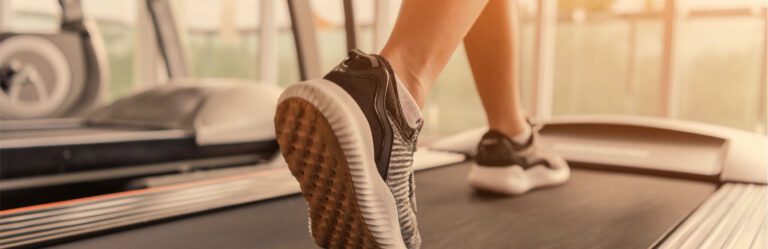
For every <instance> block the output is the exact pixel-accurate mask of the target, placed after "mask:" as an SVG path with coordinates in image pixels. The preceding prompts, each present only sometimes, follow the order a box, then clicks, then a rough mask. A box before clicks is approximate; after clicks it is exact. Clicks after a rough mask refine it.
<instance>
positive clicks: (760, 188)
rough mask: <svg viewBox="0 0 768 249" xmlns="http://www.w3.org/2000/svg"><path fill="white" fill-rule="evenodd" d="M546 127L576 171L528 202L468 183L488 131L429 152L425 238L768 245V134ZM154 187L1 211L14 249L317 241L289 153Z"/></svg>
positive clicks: (592, 124)
mask: <svg viewBox="0 0 768 249" xmlns="http://www.w3.org/2000/svg"><path fill="white" fill-rule="evenodd" d="M289 7H291V11H292V14H293V15H292V20H293V21H294V22H293V24H294V32H297V33H301V32H311V31H312V30H311V28H308V27H307V26H303V27H295V26H296V25H297V24H298V23H306V21H307V20H306V19H309V17H311V15H295V13H299V12H300V11H301V10H304V11H306V10H308V1H306V0H304V1H301V0H291V1H289ZM310 23H311V22H310ZM309 27H311V25H310V26H309ZM296 37H297V39H300V37H303V38H306V37H311V33H309V35H308V33H301V35H297V36H296ZM297 44H304V45H303V46H298V45H297V47H300V49H301V48H305V49H306V48H311V47H312V43H311V42H306V40H305V42H303V43H302V42H299V41H297ZM305 52H307V53H312V52H311V50H306V51H305ZM315 52H316V51H315ZM302 58H303V59H302V60H300V61H302V63H309V62H311V61H312V59H311V58H310V57H307V56H306V54H305V56H304V57H302ZM303 65H304V67H303V68H304V69H303V71H302V72H304V74H303V75H304V78H306V77H312V75H313V72H315V71H313V70H314V69H312V68H311V66H307V65H306V64H303ZM307 69H309V70H307ZM542 125H543V128H542V130H541V135H542V142H543V143H545V144H546V145H547V146H549V147H551V148H553V149H554V150H555V151H556V152H557V153H560V154H561V155H563V156H564V157H565V158H566V159H567V160H568V161H569V163H570V165H571V166H572V168H573V170H572V178H571V179H570V180H569V181H568V182H567V183H566V184H564V185H563V186H558V187H552V188H545V189H541V190H536V191H534V192H531V193H529V194H526V195H523V196H518V197H514V198H510V197H506V196H498V195H493V194H487V193H482V192H476V191H474V190H472V189H471V188H470V187H469V186H468V184H466V180H465V177H466V175H467V173H468V170H469V166H470V165H471V163H472V157H473V155H474V147H475V146H476V144H477V142H478V141H479V139H480V136H481V135H482V133H483V131H484V130H485V129H486V128H484V127H479V128H477V129H474V130H470V131H467V132H464V133H461V134H457V135H455V136H451V137H447V138H444V139H441V140H438V141H435V142H433V143H430V144H428V145H426V146H425V147H422V148H419V150H418V151H417V152H416V156H415V162H414V164H415V165H414V166H415V167H416V170H417V173H416V177H415V178H416V181H417V189H418V190H417V196H418V197H417V198H418V210H419V211H418V214H417V215H418V221H419V225H420V230H421V232H422V236H423V241H424V242H423V244H424V246H425V247H434V248H765V245H766V237H768V236H766V223H767V221H766V212H767V210H768V208H766V205H765V203H766V194H768V192H766V185H765V184H766V179H767V178H768V176H766V173H767V172H766V170H768V166H767V164H768V162H766V158H765V151H766V150H768V145H767V144H766V139H765V137H764V136H763V135H760V134H752V133H748V132H744V131H739V130H734V129H729V128H723V127H717V126H713V125H705V124H697V123H692V122H684V121H675V120H666V119H656V118H641V117H629V116H574V117H558V118H556V119H552V120H547V121H545V122H543V124H542ZM142 184H143V185H144V186H146V187H145V188H141V189H137V190H132V191H125V192H119V193H113V194H107V195H100V196H94V197H89V198H84V199H75V200H68V201H64V202H56V203H49V204H44V205H36V206H29V207H22V208H17V209H10V210H3V211H0V247H16V246H33V245H34V246H43V245H46V246H51V247H53V248H84V247H85V248H103V247H110V248H114V247H133V248H136V247H138V248H145V247H161V248H173V247H182V248H211V247H226V248H313V247H314V242H313V241H312V239H311V237H309V233H308V231H307V224H306V222H307V213H306V210H307V207H306V203H305V202H304V200H303V199H302V198H301V197H300V196H299V194H298V193H299V188H298V186H297V184H296V182H295V180H294V179H293V177H292V176H291V175H290V172H289V171H288V170H287V169H286V167H285V165H284V162H282V160H281V159H280V158H276V159H274V160H272V161H271V162H270V163H268V164H265V165H263V167H242V168H241V167H231V168H225V169H221V170H217V171H212V172H209V173H206V174H203V175H199V176H198V175H195V174H192V175H189V174H183V175H163V176H153V177H147V178H143V179H142Z"/></svg>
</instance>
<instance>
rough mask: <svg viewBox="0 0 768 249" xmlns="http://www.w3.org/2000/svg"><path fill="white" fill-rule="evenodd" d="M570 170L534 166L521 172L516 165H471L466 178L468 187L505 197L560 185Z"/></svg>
mask: <svg viewBox="0 0 768 249" xmlns="http://www.w3.org/2000/svg"><path fill="white" fill-rule="evenodd" d="M569 176H570V169H569V168H568V167H563V168H559V169H552V168H548V167H546V166H535V167H532V168H530V169H528V170H523V168H522V167H520V166H518V165H512V166H506V167H487V166H481V165H477V164H475V165H472V167H471V168H470V170H469V175H468V176H467V178H468V180H469V185H470V186H472V187H473V188H475V189H479V190H483V191H490V192H495V193H500V194H507V195H519V194H524V193H526V192H528V191H530V190H532V189H535V188H541V187H547V186H554V185H558V184H562V183H564V182H565V181H567V180H568V178H569Z"/></svg>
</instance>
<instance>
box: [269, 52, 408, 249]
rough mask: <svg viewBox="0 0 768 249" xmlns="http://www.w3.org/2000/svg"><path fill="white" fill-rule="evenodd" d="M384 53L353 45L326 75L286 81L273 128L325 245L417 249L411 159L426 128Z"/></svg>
mask: <svg viewBox="0 0 768 249" xmlns="http://www.w3.org/2000/svg"><path fill="white" fill-rule="evenodd" d="M417 124H418V125H416V126H417V127H412V126H410V125H408V122H407V120H405V117H404V115H403V113H402V110H401V106H400V102H399V98H398V88H397V86H396V82H395V75H394V72H393V71H392V68H391V67H390V65H389V63H388V62H387V61H386V60H385V59H384V58H383V57H381V56H378V55H368V54H364V53H362V52H360V51H356V50H355V51H350V53H349V56H348V57H347V58H346V59H344V61H342V62H341V64H339V65H338V66H336V68H334V69H333V70H332V71H331V72H330V73H328V74H327V75H326V76H325V78H324V79H318V80H310V81H305V82H302V83H298V84H295V85H292V86H290V87H288V88H287V89H286V90H285V92H284V93H283V94H282V95H281V96H280V100H279V103H278V107H277V113H276V115H275V129H276V134H277V141H278V143H279V145H280V149H281V151H282V153H283V156H284V157H285V160H286V161H287V163H288V167H289V169H290V170H291V173H292V174H293V175H294V176H295V177H296V179H297V180H298V181H299V184H300V185H301V193H302V195H303V197H304V199H305V200H306V201H307V204H308V205H309V219H310V233H311V235H312V236H313V237H314V240H315V242H316V243H317V244H318V245H319V246H321V247H325V248H418V247H419V246H420V244H421V239H420V237H419V233H418V229H417V225H416V215H415V209H416V208H415V207H416V203H415V196H414V179H413V170H412V168H411V164H412V162H413V152H414V151H415V150H416V140H417V137H418V133H419V131H420V128H421V121H420V120H419V121H418V122H417Z"/></svg>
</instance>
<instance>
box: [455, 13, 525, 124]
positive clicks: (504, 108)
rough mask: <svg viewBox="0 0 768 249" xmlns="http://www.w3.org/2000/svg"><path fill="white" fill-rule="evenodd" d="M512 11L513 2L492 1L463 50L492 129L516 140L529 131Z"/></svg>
mask: <svg viewBox="0 0 768 249" xmlns="http://www.w3.org/2000/svg"><path fill="white" fill-rule="evenodd" d="M510 7H515V3H514V1H509V0H490V2H489V3H488V5H487V6H486V7H485V10H483V12H482V14H481V15H480V17H478V18H477V21H476V22H475V25H474V26H472V29H471V30H470V31H469V33H468V34H467V36H466V37H465V38H464V47H465V49H466V51H467V57H468V58H469V64H470V66H471V67H472V74H473V76H474V78H475V84H476V85H477V90H478V92H479V94H480V98H481V99H482V102H483V107H484V108H485V113H486V115H487V117H488V125H489V127H490V128H491V129H494V130H498V131H500V132H502V133H504V134H505V135H507V136H509V137H514V136H515V135H517V134H520V133H521V132H523V131H525V130H526V129H529V128H528V125H527V124H526V121H525V114H524V113H523V108H522V106H521V105H520V86H519V85H520V84H519V82H518V80H517V77H516V75H517V72H516V71H517V64H516V60H515V59H514V58H515V55H516V54H517V51H515V45H516V43H517V42H518V37H519V35H518V27H517V23H516V22H517V16H516V14H515V12H514V9H511V8H510Z"/></svg>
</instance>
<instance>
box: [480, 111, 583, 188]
mask: <svg viewBox="0 0 768 249" xmlns="http://www.w3.org/2000/svg"><path fill="white" fill-rule="evenodd" d="M531 126H532V128H531V130H532V132H531V138H529V139H528V142H527V143H525V144H517V143H515V142H514V141H513V140H512V139H510V138H509V137H507V136H506V135H504V134H502V133H501V132H498V131H495V130H490V131H488V132H486V133H485V135H483V138H482V139H481V140H480V144H479V145H478V147H477V157H476V159H475V160H476V162H475V164H474V165H473V166H472V167H471V169H470V171H469V177H468V178H469V184H470V185H471V186H472V187H474V188H476V189H480V190H485V191H491V192H496V193H501V194H508V195H518V194H522V193H525V192H528V191H529V190H531V189H534V188H538V187H545V186H553V185H558V184H561V183H563V182H565V181H566V180H568V177H569V176H570V169H569V168H568V163H566V161H565V160H564V159H563V158H562V157H560V156H559V155H557V154H554V153H553V152H551V151H549V150H548V149H546V148H544V147H543V146H542V145H541V144H540V143H539V142H538V141H539V132H538V128H537V127H535V126H533V125H531Z"/></svg>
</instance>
